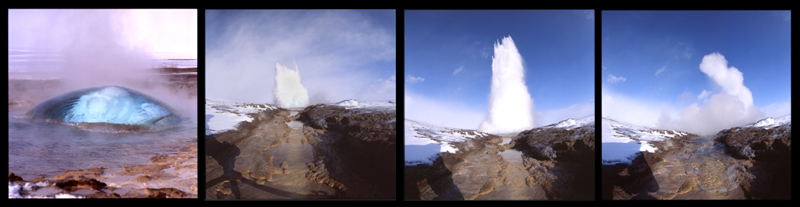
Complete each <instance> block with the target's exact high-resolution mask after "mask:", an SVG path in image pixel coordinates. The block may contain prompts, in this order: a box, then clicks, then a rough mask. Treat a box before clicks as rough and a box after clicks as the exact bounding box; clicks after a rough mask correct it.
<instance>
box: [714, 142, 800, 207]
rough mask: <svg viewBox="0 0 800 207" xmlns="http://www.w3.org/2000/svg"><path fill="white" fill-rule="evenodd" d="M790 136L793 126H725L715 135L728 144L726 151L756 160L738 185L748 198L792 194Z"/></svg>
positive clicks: (776, 198)
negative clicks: (726, 127) (728, 127)
mask: <svg viewBox="0 0 800 207" xmlns="http://www.w3.org/2000/svg"><path fill="white" fill-rule="evenodd" d="M791 140H792V135H791V126H780V127H774V128H769V129H764V128H758V127H742V128H740V127H735V128H731V129H727V130H722V131H720V132H719V133H717V135H716V137H715V141H716V142H717V143H720V144H723V145H724V146H725V154H727V155H729V156H731V157H733V158H736V159H740V160H750V161H751V162H752V163H753V165H752V167H749V168H748V169H747V174H748V175H747V176H746V177H745V178H744V179H742V180H740V181H739V182H740V183H739V185H740V186H741V187H742V189H743V190H744V192H745V196H746V197H747V199H758V200H790V199H791V198H792V182H791V180H792V151H791V150H792V149H791Z"/></svg>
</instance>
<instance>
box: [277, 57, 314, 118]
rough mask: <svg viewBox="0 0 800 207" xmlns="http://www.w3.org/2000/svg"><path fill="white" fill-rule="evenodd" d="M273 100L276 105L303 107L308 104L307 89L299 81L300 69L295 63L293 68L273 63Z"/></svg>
mask: <svg viewBox="0 0 800 207" xmlns="http://www.w3.org/2000/svg"><path fill="white" fill-rule="evenodd" d="M273 94H274V96H275V102H276V104H277V105H278V106H280V107H284V108H289V107H305V106H308V90H306V88H305V87H303V84H302V83H300V70H299V69H297V64H294V69H289V68H287V67H284V66H283V65H281V64H280V63H276V64H275V90H274V91H273Z"/></svg>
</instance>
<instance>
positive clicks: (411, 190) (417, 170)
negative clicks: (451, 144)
mask: <svg viewBox="0 0 800 207" xmlns="http://www.w3.org/2000/svg"><path fill="white" fill-rule="evenodd" d="M452 176H453V173H452V172H451V171H450V170H449V169H448V168H447V166H445V164H444V161H443V158H442V157H438V158H437V159H436V160H435V161H434V162H433V164H432V165H427V164H419V165H413V166H405V178H404V179H405V180H404V182H405V185H404V187H405V200H422V199H426V198H423V197H426V196H423V195H421V192H420V189H424V190H423V191H427V192H430V191H428V189H430V190H432V191H433V192H434V194H436V196H435V197H433V198H427V199H431V200H464V195H462V194H461V190H459V189H458V186H456V184H455V183H454V182H453V178H452Z"/></svg>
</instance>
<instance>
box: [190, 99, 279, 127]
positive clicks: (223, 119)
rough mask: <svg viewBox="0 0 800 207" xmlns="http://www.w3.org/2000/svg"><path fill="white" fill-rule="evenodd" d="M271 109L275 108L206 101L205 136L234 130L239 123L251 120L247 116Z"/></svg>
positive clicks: (212, 100)
mask: <svg viewBox="0 0 800 207" xmlns="http://www.w3.org/2000/svg"><path fill="white" fill-rule="evenodd" d="M265 105H266V104H265ZM273 109H277V107H275V106H271V105H266V107H256V106H253V105H250V104H248V103H242V102H234V101H225V100H220V99H206V135H210V134H216V133H221V132H225V131H228V130H235V129H236V127H238V126H239V123H241V122H243V121H248V122H249V121H252V120H253V118H250V117H249V116H247V114H250V113H258V112H260V111H264V110H273Z"/></svg>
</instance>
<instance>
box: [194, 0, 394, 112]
mask: <svg viewBox="0 0 800 207" xmlns="http://www.w3.org/2000/svg"><path fill="white" fill-rule="evenodd" d="M395 16H396V15H395V10H206V19H205V21H204V22H205V25H206V31H205V32H206V39H205V41H206V48H205V50H206V57H205V59H206V97H208V98H216V99H225V100H231V101H242V102H252V103H274V97H273V94H272V90H273V88H274V87H275V86H274V77H275V65H276V63H280V64H282V65H284V66H288V67H291V68H293V64H292V63H293V62H294V63H297V66H298V69H299V71H300V76H301V82H302V83H303V85H304V87H305V88H306V89H307V90H308V93H309V96H310V100H311V102H312V104H315V103H330V102H338V101H342V100H345V99H358V100H368V101H372V100H376V101H377V100H396V97H397V96H396V87H397V86H396V80H397V78H396V74H395V73H396V60H395V59H396V57H397V52H396V17H395Z"/></svg>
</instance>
